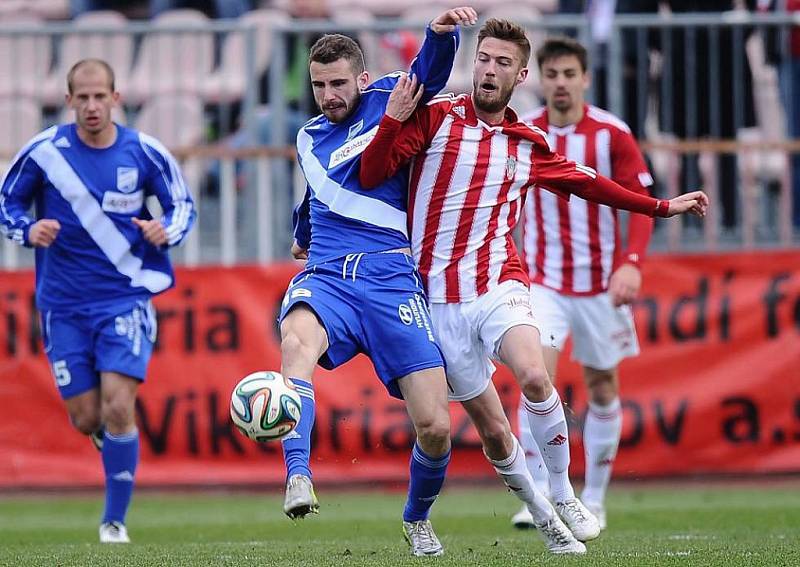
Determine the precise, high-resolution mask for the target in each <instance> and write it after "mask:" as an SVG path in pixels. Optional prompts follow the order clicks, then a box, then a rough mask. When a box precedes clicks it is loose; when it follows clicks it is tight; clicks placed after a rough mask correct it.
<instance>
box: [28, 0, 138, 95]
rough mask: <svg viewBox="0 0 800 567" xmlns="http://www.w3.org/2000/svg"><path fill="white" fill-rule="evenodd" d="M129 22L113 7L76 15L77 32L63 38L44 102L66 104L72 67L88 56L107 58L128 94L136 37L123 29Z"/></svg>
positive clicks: (118, 85) (121, 89) (44, 91)
mask: <svg viewBox="0 0 800 567" xmlns="http://www.w3.org/2000/svg"><path fill="white" fill-rule="evenodd" d="M127 23H128V20H127V19H126V18H125V16H123V15H122V14H120V13H119V12H114V11H110V10H108V11H97V12H86V13H84V14H81V15H80V16H78V17H77V18H75V20H74V26H75V32H74V33H70V34H67V35H66V36H64V38H63V40H62V41H61V45H60V48H59V50H58V53H59V56H58V57H59V64H58V66H57V67H56V69H55V70H54V71H53V73H51V74H50V76H49V77H48V78H47V80H46V81H45V83H44V86H43V88H42V93H43V94H42V101H43V102H44V103H45V104H47V105H51V106H57V105H59V104H61V103H63V101H64V93H65V92H66V89H67V84H66V77H67V73H68V72H69V69H70V68H71V67H72V65H73V64H75V63H76V62H78V61H80V60H81V59H86V58H87V57H96V58H99V59H103V60H104V61H106V62H107V63H108V64H109V65H111V68H112V69H114V75H115V86H116V89H117V90H118V91H120V92H121V93H122V94H123V96H124V95H125V92H126V90H127V87H128V77H129V76H130V71H131V62H132V60H133V38H132V37H131V36H130V35H128V34H127V33H125V32H124V31H123V28H124V27H125V26H126V25H127ZM117 28H119V29H120V31H119V32H117V33H108V32H99V31H93V30H95V29H105V30H110V29H117Z"/></svg>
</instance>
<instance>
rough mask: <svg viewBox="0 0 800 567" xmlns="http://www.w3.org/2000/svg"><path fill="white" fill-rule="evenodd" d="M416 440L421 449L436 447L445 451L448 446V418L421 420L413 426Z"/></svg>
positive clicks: (438, 417) (437, 417)
mask: <svg viewBox="0 0 800 567" xmlns="http://www.w3.org/2000/svg"><path fill="white" fill-rule="evenodd" d="M414 427H415V429H416V431H417V439H418V440H419V443H420V445H421V446H422V448H423V449H425V448H428V447H437V448H442V449H443V450H446V447H449V446H450V417H449V416H447V415H446V416H441V417H440V416H436V417H432V418H430V419H422V420H419V421H418V422H417V423H415V424H414Z"/></svg>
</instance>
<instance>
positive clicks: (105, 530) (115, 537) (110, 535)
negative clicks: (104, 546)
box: [99, 522, 131, 543]
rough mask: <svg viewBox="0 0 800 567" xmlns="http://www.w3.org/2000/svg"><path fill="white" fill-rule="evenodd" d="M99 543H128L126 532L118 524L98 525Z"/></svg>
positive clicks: (122, 525) (122, 526) (123, 525)
mask: <svg viewBox="0 0 800 567" xmlns="http://www.w3.org/2000/svg"><path fill="white" fill-rule="evenodd" d="M99 531H100V543H130V542H131V539H130V538H129V537H128V530H127V529H126V528H125V524H121V523H120V522H106V523H104V524H100V530H99Z"/></svg>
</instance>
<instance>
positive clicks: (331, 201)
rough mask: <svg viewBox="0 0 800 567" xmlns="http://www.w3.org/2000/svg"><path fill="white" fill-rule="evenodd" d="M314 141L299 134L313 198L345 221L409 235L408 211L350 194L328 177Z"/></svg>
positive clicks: (307, 136) (304, 171)
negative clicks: (314, 150)
mask: <svg viewBox="0 0 800 567" xmlns="http://www.w3.org/2000/svg"><path fill="white" fill-rule="evenodd" d="M313 149H314V140H313V139H312V138H311V136H309V135H308V134H307V133H306V132H305V130H303V129H301V130H300V132H298V134H297V150H298V153H299V154H300V166H301V167H302V168H303V173H304V174H305V177H306V181H307V182H308V186H309V187H310V188H311V190H312V191H313V192H314V198H315V199H317V200H318V201H320V202H321V203H324V204H325V205H326V206H327V207H328V208H329V209H330V210H331V211H332V212H334V213H336V214H337V215H341V216H343V217H347V218H351V219H355V220H360V221H362V222H366V223H369V224H372V225H375V226H380V227H382V228H390V229H392V230H396V231H397V232H399V233H401V234H403V235H404V236H407V235H408V232H407V228H406V222H407V217H406V213H405V211H400V210H398V209H395V208H394V207H393V206H391V205H390V204H388V203H385V202H383V201H381V200H380V199H374V198H372V197H366V196H364V195H359V194H358V193H354V192H352V191H348V190H347V189H345V188H344V187H342V186H341V185H339V184H338V183H336V181H334V180H333V179H331V178H330V177H328V175H327V173H328V172H327V170H326V169H325V168H324V167H323V166H322V164H321V163H319V160H318V159H317V156H315V155H314V153H313V151H312V150H313Z"/></svg>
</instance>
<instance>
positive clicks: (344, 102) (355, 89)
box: [309, 59, 369, 123]
mask: <svg viewBox="0 0 800 567" xmlns="http://www.w3.org/2000/svg"><path fill="white" fill-rule="evenodd" d="M309 72H310V74H311V88H313V89H314V100H315V101H316V102H317V106H319V109H320V110H321V111H322V114H324V115H325V117H326V118H327V119H328V120H330V121H331V122H333V123H338V122H343V121H344V120H346V119H347V118H348V117H349V116H350V115H351V114H352V113H353V111H354V110H355V109H356V107H358V101H359V99H360V98H361V89H363V88H364V87H366V86H367V81H368V80H369V75H367V73H361V74H360V75H358V76H356V74H355V73H354V72H353V68H352V66H351V65H350V62H349V61H348V60H347V59H337V60H336V61H334V62H333V63H319V62H317V61H312V62H311V65H310V66H309Z"/></svg>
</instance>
